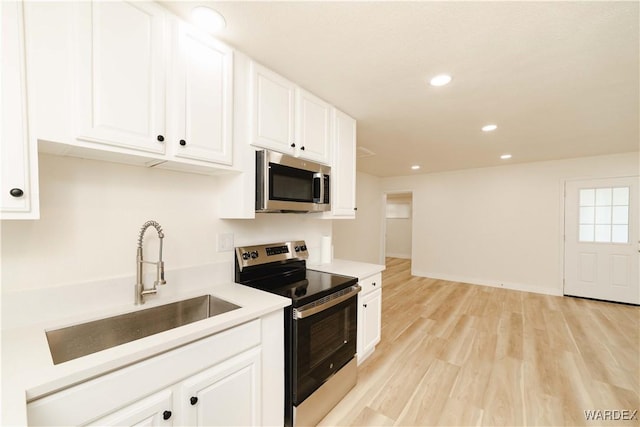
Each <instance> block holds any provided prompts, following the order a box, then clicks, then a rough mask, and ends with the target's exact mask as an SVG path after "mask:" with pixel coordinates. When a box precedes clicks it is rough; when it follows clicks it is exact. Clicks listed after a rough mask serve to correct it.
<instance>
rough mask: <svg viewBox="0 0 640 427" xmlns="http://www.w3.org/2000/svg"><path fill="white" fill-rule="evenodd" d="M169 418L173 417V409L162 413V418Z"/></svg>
mask: <svg viewBox="0 0 640 427" xmlns="http://www.w3.org/2000/svg"><path fill="white" fill-rule="evenodd" d="M169 418H171V411H164V412H163V413H162V419H163V420H168V419H169Z"/></svg>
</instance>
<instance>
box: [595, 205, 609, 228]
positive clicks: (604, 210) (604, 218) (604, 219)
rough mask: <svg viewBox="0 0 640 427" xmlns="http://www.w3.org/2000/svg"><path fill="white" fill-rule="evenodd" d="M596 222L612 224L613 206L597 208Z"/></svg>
mask: <svg viewBox="0 0 640 427" xmlns="http://www.w3.org/2000/svg"><path fill="white" fill-rule="evenodd" d="M596 224H611V206H598V207H597V208H596Z"/></svg>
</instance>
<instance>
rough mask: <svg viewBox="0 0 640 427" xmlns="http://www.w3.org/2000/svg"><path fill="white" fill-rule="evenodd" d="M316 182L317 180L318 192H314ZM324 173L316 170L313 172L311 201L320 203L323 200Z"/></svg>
mask: <svg viewBox="0 0 640 427" xmlns="http://www.w3.org/2000/svg"><path fill="white" fill-rule="evenodd" d="M316 182H318V186H317V188H318V194H315V193H316ZM324 192H325V188H324V174H323V173H320V172H317V173H314V174H313V193H314V194H313V203H322V202H323V201H324Z"/></svg>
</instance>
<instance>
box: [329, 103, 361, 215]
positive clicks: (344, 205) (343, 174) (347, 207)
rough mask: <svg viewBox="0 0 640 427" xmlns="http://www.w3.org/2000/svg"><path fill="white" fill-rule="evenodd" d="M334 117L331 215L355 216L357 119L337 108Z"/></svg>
mask: <svg viewBox="0 0 640 427" xmlns="http://www.w3.org/2000/svg"><path fill="white" fill-rule="evenodd" d="M334 117H335V119H334V127H335V131H334V141H333V150H334V154H333V167H332V168H331V179H332V181H333V183H332V187H331V188H332V195H331V215H332V217H333V218H355V211H356V121H355V120H354V119H353V118H351V117H349V116H348V115H346V114H345V113H343V112H342V111H339V110H336V109H334Z"/></svg>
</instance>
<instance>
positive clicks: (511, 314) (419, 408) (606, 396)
mask: <svg viewBox="0 0 640 427" xmlns="http://www.w3.org/2000/svg"><path fill="white" fill-rule="evenodd" d="M410 271H411V265H410V261H409V260H402V259H395V258H388V259H387V270H386V271H385V272H384V273H383V291H382V341H381V342H380V344H378V346H377V348H376V351H375V352H374V353H373V355H372V356H371V357H370V358H369V359H367V360H366V361H365V362H364V363H363V364H362V365H360V367H359V369H358V384H357V385H356V387H355V388H354V389H353V390H351V392H350V393H349V394H348V395H347V396H346V397H345V398H344V399H343V400H342V402H340V403H339V404H338V405H337V406H336V407H335V408H334V409H333V410H332V411H331V412H330V413H329V414H328V415H327V416H326V417H325V418H324V419H323V420H322V421H321V423H320V425H321V426H338V425H340V426H393V425H396V426H415V425H441V426H481V425H482V426H525V425H527V426H529V425H531V426H562V425H587V426H601V425H615V426H626V425H631V426H639V425H640V422H639V421H638V418H640V414H636V415H635V419H626V420H625V419H620V418H623V417H624V418H633V417H632V414H633V411H635V410H638V411H639V412H640V397H639V394H640V308H638V307H632V306H627V305H621V304H612V303H605V302H599V301H590V300H583V299H577V298H569V297H554V296H547V295H539V294H533V293H527V292H519V291H511V290H505V289H500V288H491V287H484V286H475V285H468V284H463V283H457V282H447V281H443V280H435V279H428V278H419V277H413V276H411V273H410ZM587 410H602V411H606V410H611V411H630V412H628V413H625V412H611V413H606V412H600V413H597V412H596V413H595V415H596V417H597V419H595V420H587V419H586V415H585V411H587ZM607 418H608V419H607ZM616 418H618V419H616Z"/></svg>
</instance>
